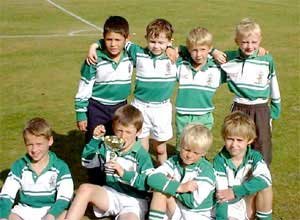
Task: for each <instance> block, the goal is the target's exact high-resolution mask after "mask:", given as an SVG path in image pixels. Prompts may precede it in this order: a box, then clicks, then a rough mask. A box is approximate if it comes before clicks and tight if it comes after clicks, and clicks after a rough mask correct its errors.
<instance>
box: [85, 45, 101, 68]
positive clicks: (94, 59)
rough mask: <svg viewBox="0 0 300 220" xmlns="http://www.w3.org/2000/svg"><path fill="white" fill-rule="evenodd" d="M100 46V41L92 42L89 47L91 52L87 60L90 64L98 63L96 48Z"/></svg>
mask: <svg viewBox="0 0 300 220" xmlns="http://www.w3.org/2000/svg"><path fill="white" fill-rule="evenodd" d="M98 47H99V44H98V43H92V44H91V45H90V48H89V52H88V55H87V58H86V59H85V61H86V62H87V64H88V65H96V64H97V59H98V56H97V52H96V49H97V48H98Z"/></svg>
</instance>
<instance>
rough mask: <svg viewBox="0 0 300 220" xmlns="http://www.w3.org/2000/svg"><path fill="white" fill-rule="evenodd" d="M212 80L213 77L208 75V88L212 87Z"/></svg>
mask: <svg viewBox="0 0 300 220" xmlns="http://www.w3.org/2000/svg"><path fill="white" fill-rule="evenodd" d="M212 78H213V75H212V74H211V73H210V74H208V77H207V81H206V83H207V85H208V86H211V85H212V81H213V79H212Z"/></svg>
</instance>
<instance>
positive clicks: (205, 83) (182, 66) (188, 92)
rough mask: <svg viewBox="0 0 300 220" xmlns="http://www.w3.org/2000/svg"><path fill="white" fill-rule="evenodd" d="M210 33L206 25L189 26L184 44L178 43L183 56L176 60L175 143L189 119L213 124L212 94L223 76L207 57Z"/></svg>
mask: <svg viewBox="0 0 300 220" xmlns="http://www.w3.org/2000/svg"><path fill="white" fill-rule="evenodd" d="M212 39H213V37H212V34H211V33H209V32H208V30H207V29H206V28H202V27H197V28H194V29H192V30H191V31H190V32H189V34H188V36H187V39H186V48H185V47H180V50H181V55H182V58H181V60H179V61H177V62H178V63H179V64H178V65H179V67H178V76H177V77H178V81H179V87H178V93H177V98H176V133H177V135H176V146H177V149H179V146H178V145H179V140H180V136H181V132H182V130H183V128H184V127H185V126H186V125H187V124H188V123H200V124H203V125H204V126H206V127H207V128H209V129H211V128H212V126H213V121H214V120H213V114H212V112H213V110H214V105H213V102H212V101H213V96H214V94H215V92H216V90H217V88H218V87H219V86H220V85H221V83H223V82H225V81H226V76H225V75H224V74H223V72H221V70H220V68H219V67H218V66H217V65H216V64H215V63H214V61H213V59H211V58H210V57H208V55H209V52H210V50H211V48H212Z"/></svg>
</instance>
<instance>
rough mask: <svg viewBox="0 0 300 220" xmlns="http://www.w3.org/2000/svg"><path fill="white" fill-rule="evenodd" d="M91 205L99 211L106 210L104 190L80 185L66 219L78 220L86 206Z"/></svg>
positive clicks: (92, 185)
mask: <svg viewBox="0 0 300 220" xmlns="http://www.w3.org/2000/svg"><path fill="white" fill-rule="evenodd" d="M89 203H92V204H93V205H95V206H96V207H97V208H98V209H100V210H101V211H104V212H105V211H106V210H108V208H109V207H108V206H109V204H108V195H107V192H106V190H105V189H104V188H103V187H101V186H98V185H94V184H88V183H85V184H82V185H80V187H79V189H78V190H77V192H76V196H75V198H74V200H73V202H72V205H71V207H70V209H69V211H68V213H67V217H66V219H68V220H80V219H81V218H82V217H83V215H84V213H85V210H86V208H87V205H88V204H89Z"/></svg>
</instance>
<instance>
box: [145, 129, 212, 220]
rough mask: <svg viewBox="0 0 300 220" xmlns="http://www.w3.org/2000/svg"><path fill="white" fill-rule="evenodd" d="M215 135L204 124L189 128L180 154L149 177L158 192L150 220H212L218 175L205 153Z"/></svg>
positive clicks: (152, 204)
mask: <svg viewBox="0 0 300 220" xmlns="http://www.w3.org/2000/svg"><path fill="white" fill-rule="evenodd" d="M211 144H212V134H211V132H210V131H209V129H208V128H206V127H204V126H203V125H200V124H189V125H187V126H186V127H185V128H184V130H183V133H182V137H181V143H180V145H181V148H180V153H179V154H178V155H175V156H173V157H171V158H169V159H168V160H167V161H166V162H165V163H164V164H163V165H161V166H160V167H158V168H157V169H156V170H155V171H154V172H153V173H152V174H150V175H149V177H148V180H147V183H148V185H149V186H150V187H152V188H153V189H154V190H155V192H154V193H153V198H152V201H151V206H150V213H149V219H150V220H159V219H166V218H167V216H169V218H170V219H172V220H175V219H178V220H179V219H212V216H213V214H212V211H213V206H214V193H215V175H214V170H213V167H212V165H211V164H210V163H209V162H208V161H207V160H206V159H205V157H204V156H205V154H206V152H207V150H208V149H209V147H210V146H211Z"/></svg>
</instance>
